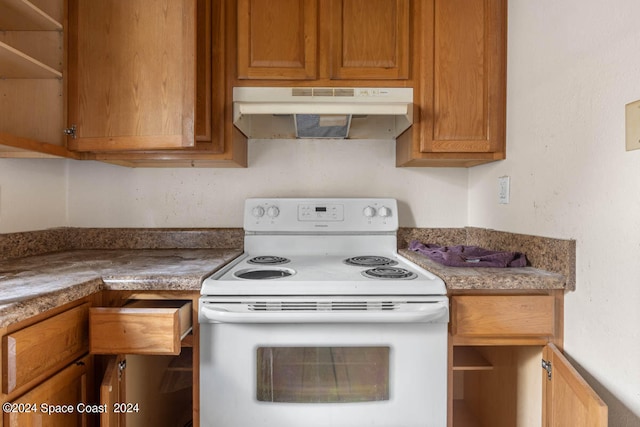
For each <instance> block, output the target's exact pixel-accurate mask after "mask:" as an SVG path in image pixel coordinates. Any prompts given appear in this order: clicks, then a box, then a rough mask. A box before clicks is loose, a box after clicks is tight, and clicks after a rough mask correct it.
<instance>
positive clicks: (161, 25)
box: [67, 0, 196, 151]
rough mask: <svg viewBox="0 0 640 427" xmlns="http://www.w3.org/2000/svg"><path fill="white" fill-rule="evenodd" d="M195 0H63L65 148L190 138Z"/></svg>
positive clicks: (169, 143)
mask: <svg viewBox="0 0 640 427" xmlns="http://www.w3.org/2000/svg"><path fill="white" fill-rule="evenodd" d="M195 6H196V2H195V0H180V1H173V0H131V1H126V2H121V1H100V2H95V1H91V0H70V1H69V12H68V13H69V28H70V31H69V53H68V62H69V63H68V110H69V111H68V123H69V124H70V126H75V135H74V136H72V137H69V139H68V143H67V144H68V147H69V148H70V149H72V150H77V151H122V150H145V149H146V150H149V149H167V148H182V147H189V146H193V145H194V144H195V135H194V132H195V131H194V121H195V117H194V116H195V86H194V85H195V76H196V62H195V57H196V53H195V51H196V44H195V43H196V26H195V22H196V7H195Z"/></svg>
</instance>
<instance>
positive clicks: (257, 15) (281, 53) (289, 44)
mask: <svg viewBox="0 0 640 427" xmlns="http://www.w3.org/2000/svg"><path fill="white" fill-rule="evenodd" d="M237 4H238V45H237V50H238V78H240V79H294V80H295V79H314V78H316V75H317V61H316V56H317V48H318V1H317V0H239V1H238V3H237Z"/></svg>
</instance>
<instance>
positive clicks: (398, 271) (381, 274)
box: [362, 267, 418, 280]
mask: <svg viewBox="0 0 640 427" xmlns="http://www.w3.org/2000/svg"><path fill="white" fill-rule="evenodd" d="M362 275H363V276H364V277H368V278H370V279H382V280H411V279H415V278H416V277H418V275H417V274H416V273H414V272H412V271H409V270H405V269H404V268H398V267H376V268H370V269H369V270H365V271H363V272H362Z"/></svg>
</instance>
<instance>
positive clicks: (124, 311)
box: [89, 300, 192, 355]
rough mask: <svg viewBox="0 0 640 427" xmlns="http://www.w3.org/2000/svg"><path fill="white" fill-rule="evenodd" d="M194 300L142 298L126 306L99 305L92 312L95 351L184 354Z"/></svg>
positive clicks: (90, 340)
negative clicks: (184, 338) (181, 349)
mask: <svg viewBox="0 0 640 427" xmlns="http://www.w3.org/2000/svg"><path fill="white" fill-rule="evenodd" d="M191 307H192V303H191V301H170V300H159V301H154V300H140V301H135V302H133V303H131V304H128V305H126V306H125V307H95V308H91V310H90V315H89V347H90V351H91V353H93V354H173V355H177V354H180V348H181V346H180V341H181V339H182V337H183V336H184V335H186V334H187V333H188V332H189V330H190V329H191V326H192V319H191Z"/></svg>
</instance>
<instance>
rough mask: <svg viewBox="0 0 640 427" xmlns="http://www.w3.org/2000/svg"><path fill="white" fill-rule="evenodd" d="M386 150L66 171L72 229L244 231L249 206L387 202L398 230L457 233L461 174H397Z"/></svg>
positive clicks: (258, 146) (270, 147)
mask: <svg viewBox="0 0 640 427" xmlns="http://www.w3.org/2000/svg"><path fill="white" fill-rule="evenodd" d="M394 147H395V146H394V143H393V142H390V141H350V140H345V141H328V140H325V141H323V140H309V141H295V140H293V141H264V140H263V141H250V142H249V168H248V169H151V170H150V169H128V168H122V167H118V166H113V165H107V164H102V163H97V162H87V163H79V162H71V164H70V168H69V193H68V195H69V216H70V221H69V225H71V226H74V227H179V228H183V227H242V209H243V203H244V200H245V199H246V198H248V197H394V198H397V199H398V201H399V204H400V207H399V209H400V213H399V215H400V216H399V219H400V223H401V224H402V225H403V226H406V227H412V226H418V227H464V226H465V225H466V222H467V170H466V169H451V168H444V169H430V168H396V167H395V148H394Z"/></svg>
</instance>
